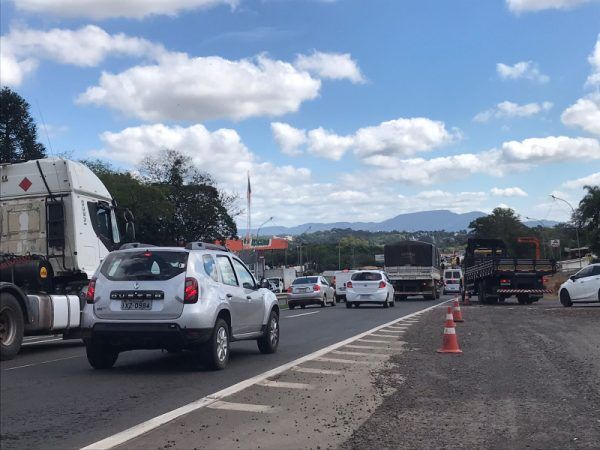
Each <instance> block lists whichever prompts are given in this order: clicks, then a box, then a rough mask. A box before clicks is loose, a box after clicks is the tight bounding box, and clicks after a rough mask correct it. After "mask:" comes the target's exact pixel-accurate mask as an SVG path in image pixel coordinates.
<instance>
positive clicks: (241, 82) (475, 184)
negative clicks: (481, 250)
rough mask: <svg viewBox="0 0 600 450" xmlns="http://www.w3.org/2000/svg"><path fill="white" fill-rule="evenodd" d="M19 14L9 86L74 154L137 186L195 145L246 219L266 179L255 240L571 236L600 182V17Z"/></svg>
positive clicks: (187, 11)
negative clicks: (502, 219)
mask: <svg viewBox="0 0 600 450" xmlns="http://www.w3.org/2000/svg"><path fill="white" fill-rule="evenodd" d="M1 8H2V11H1V12H2V14H1V19H0V20H1V26H2V45H1V46H0V51H1V54H2V63H1V64H0V76H1V81H2V84H3V85H9V86H11V87H12V88H13V89H15V90H16V91H17V92H19V93H20V94H21V95H23V96H24V97H25V98H26V99H27V100H28V101H29V102H30V104H31V105H32V113H33V115H34V116H35V117H36V119H37V120H38V123H40V122H41V120H40V112H41V114H43V117H44V119H45V122H46V123H47V126H48V129H49V134H50V140H51V146H52V149H53V151H54V153H62V152H67V153H69V154H71V155H72V157H74V158H89V157H99V158H102V159H106V160H109V161H110V162H111V163H113V164H114V165H115V166H117V167H122V168H125V169H134V168H135V165H136V164H137V163H138V162H139V160H140V159H141V158H143V157H144V156H146V155H149V154H155V153H156V152H158V151H160V149H161V148H164V147H171V148H177V149H179V150H181V151H183V152H184V153H186V154H189V155H190V156H191V157H192V158H193V160H194V163H195V164H196V165H197V166H198V167H199V168H201V169H202V170H206V171H208V172H209V173H211V174H212V175H213V176H214V178H215V179H216V180H217V181H218V182H219V184H220V185H221V186H222V187H223V188H224V189H226V190H229V191H232V192H237V193H239V194H240V198H241V200H240V202H241V206H242V207H243V206H245V205H243V199H244V197H245V177H246V174H247V172H248V171H249V172H250V174H251V177H252V182H253V195H254V203H253V205H254V206H253V217H254V218H255V223H256V222H260V221H262V220H264V219H265V218H267V217H270V216H274V217H275V219H274V221H273V222H274V224H279V225H295V224H299V223H303V222H306V221H323V222H332V221H338V220H348V221H353V220H360V221H370V220H374V221H375V220H383V219H386V218H389V217H392V216H394V215H396V214H399V213H404V212H411V211H419V210H428V209H450V210H453V211H456V212H466V211H472V210H482V211H489V210H491V209H492V208H494V207H495V206H498V205H508V206H510V207H513V208H515V209H516V210H517V212H518V213H520V214H521V215H522V216H530V217H535V218H542V219H559V220H560V219H566V218H567V216H568V208H567V207H566V206H565V205H561V204H557V203H553V202H552V201H551V200H549V196H548V195H549V194H550V193H555V194H556V195H559V196H561V197H563V198H566V199H568V200H569V201H572V202H573V203H576V202H577V201H578V200H579V199H580V198H581V196H582V195H583V190H582V186H583V185H584V184H598V183H600V143H599V141H598V138H599V137H600V93H599V90H600V43H599V33H600V2H598V1H594V0H488V1H475V0H473V1H463V0H455V1H451V2H450V1H441V0H437V1H436V0H414V1H408V0H407V1H399V0H387V1H386V0H370V1H364V0H363V1H359V0H337V1H335V0H330V1H318V0H262V1H261V0H172V1H166V0H143V1H142V0H130V1H125V0H124V1H123V2H120V3H117V6H115V3H114V2H102V1H90V0H55V1H50V0H12V1H11V0H8V1H4V0H3V1H2V3H1ZM40 132H41V133H40V138H41V139H42V141H43V142H44V143H46V142H47V140H46V138H45V136H44V134H43V133H42V129H40ZM47 146H48V145H47ZM244 221H245V217H244V216H243V215H242V216H240V217H239V218H238V222H239V223H240V224H244Z"/></svg>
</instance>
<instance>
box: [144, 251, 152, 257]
mask: <svg viewBox="0 0 600 450" xmlns="http://www.w3.org/2000/svg"><path fill="white" fill-rule="evenodd" d="M144 256H145V257H146V258H150V257H151V256H152V252H146V253H144Z"/></svg>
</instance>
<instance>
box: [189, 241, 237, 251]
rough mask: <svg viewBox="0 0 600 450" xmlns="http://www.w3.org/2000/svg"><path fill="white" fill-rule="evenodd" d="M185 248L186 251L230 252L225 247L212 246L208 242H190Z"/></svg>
mask: <svg viewBox="0 0 600 450" xmlns="http://www.w3.org/2000/svg"><path fill="white" fill-rule="evenodd" d="M185 248H186V250H220V251H222V252H229V249H228V248H227V247H225V246H223V245H218V244H210V243H208V242H189V243H188V244H187V245H186V246H185Z"/></svg>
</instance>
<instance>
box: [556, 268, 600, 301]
mask: <svg viewBox="0 0 600 450" xmlns="http://www.w3.org/2000/svg"><path fill="white" fill-rule="evenodd" d="M558 295H559V298H560V302H561V303H562V304H563V306H572V305H573V303H576V302H582V303H588V302H600V264H590V265H589V266H587V267H584V268H583V269H581V270H580V271H579V272H577V273H576V274H575V275H573V276H572V277H570V278H569V279H568V280H567V281H565V282H564V283H563V284H562V285H561V286H560V290H559V294H558Z"/></svg>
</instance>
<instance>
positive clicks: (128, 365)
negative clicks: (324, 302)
mask: <svg viewBox="0 0 600 450" xmlns="http://www.w3.org/2000/svg"><path fill="white" fill-rule="evenodd" d="M448 298H450V297H449V296H446V297H443V299H442V300H444V299H448ZM435 303H436V302H431V301H420V300H410V301H406V302H399V303H398V302H397V303H396V307H395V308H388V309H383V308H380V307H362V308H360V309H346V308H345V305H343V304H341V305H338V306H336V307H333V308H332V307H329V308H319V307H317V308H307V309H304V310H302V309H300V310H298V309H296V310H294V311H287V310H286V311H283V312H282V319H281V330H282V335H281V342H280V346H279V351H278V352H277V353H276V354H274V355H261V354H260V353H259V352H258V349H257V347H256V343H255V342H236V343H234V344H233V345H232V352H231V359H230V364H229V366H228V367H227V369H226V370H225V371H220V372H211V371H207V370H200V371H198V370H194V368H193V367H192V365H191V364H190V362H189V360H188V359H187V355H186V353H185V352H183V353H180V354H169V353H166V352H161V351H159V350H152V351H135V352H126V353H122V354H121V355H120V356H119V360H118V361H117V363H116V365H115V367H114V369H113V370H110V371H95V370H93V369H91V368H90V366H89V364H88V362H87V360H86V358H85V349H84V347H83V346H82V345H81V344H80V343H79V342H77V341H64V342H56V341H50V342H42V343H39V344H36V343H31V344H30V345H27V346H26V347H24V348H23V351H22V353H21V354H20V355H19V356H18V357H17V358H16V359H14V360H12V361H5V362H3V363H1V364H0V385H1V388H0V446H1V447H2V448H3V449H9V448H28V449H29V448H44V449H48V448H61V449H63V448H79V447H82V446H84V445H86V444H89V443H91V442H95V441H97V440H99V439H102V438H104V437H107V436H109V435H112V434H114V433H117V432H119V431H122V430H123V429H125V428H128V427H131V426H133V425H136V424H138V423H140V422H142V421H144V420H148V419H150V418H152V417H154V416H156V415H159V414H162V413H164V412H167V411H169V410H172V409H174V408H177V407H179V406H182V405H184V404H187V403H189V402H190V401H193V400H195V399H198V398H201V397H204V396H206V395H209V394H211V393H213V392H215V391H218V390H220V389H223V388H225V387H228V386H230V385H232V384H235V383H237V382H239V381H242V380H245V379H247V378H249V377H251V376H254V375H257V374H260V373H262V372H264V371H266V370H269V369H272V368H274V367H277V366H279V365H281V364H284V363H286V362H289V361H292V360H294V359H296V358H298V357H301V356H304V355H306V354H308V353H311V352H313V351H315V350H318V349H320V348H323V347H325V346H328V345H330V344H333V343H335V342H338V341H341V340H343V339H345V338H348V337H350V336H353V335H355V334H357V333H360V332H363V331H366V330H369V329H371V328H373V327H375V326H377V325H380V324H383V323H385V322H388V321H390V320H393V319H394V318H397V317H401V316H404V315H406V314H409V313H411V312H415V311H419V310H421V309H423V308H426V307H429V306H431V305H433V304H435Z"/></svg>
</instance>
